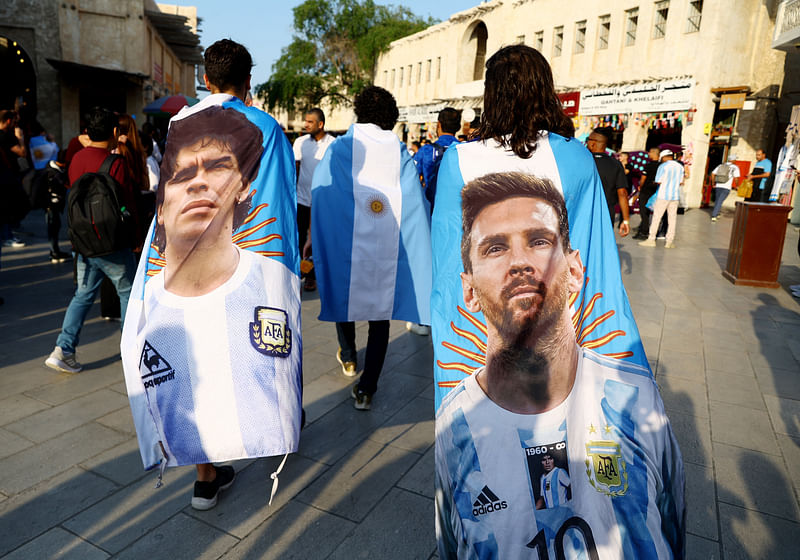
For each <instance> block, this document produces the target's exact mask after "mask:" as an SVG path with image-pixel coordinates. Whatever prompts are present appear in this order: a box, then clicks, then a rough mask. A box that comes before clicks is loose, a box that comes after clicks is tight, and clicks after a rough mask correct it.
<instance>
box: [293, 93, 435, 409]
mask: <svg viewBox="0 0 800 560" xmlns="http://www.w3.org/2000/svg"><path fill="white" fill-rule="evenodd" d="M354 110H355V113H356V117H357V119H358V122H357V123H356V124H354V125H352V126H351V127H350V129H349V130H348V131H347V134H345V135H344V136H340V137H339V138H337V139H336V140H335V141H334V142H333V144H331V145H330V147H329V148H328V150H327V152H325V156H324V157H323V158H322V161H320V163H319V165H318V166H317V169H316V171H315V172H314V178H313V180H312V184H311V185H312V186H311V198H312V204H311V232H312V236H311V238H309V240H308V241H307V242H306V247H305V249H304V253H306V252H307V251H310V248H311V239H313V241H314V266H315V268H316V269H317V282H318V286H319V294H320V300H321V309H320V314H319V318H320V320H322V321H335V322H336V333H337V335H338V338H339V346H340V349H339V352H338V353H337V359H338V360H339V362H340V363H341V364H342V371H343V373H344V374H345V375H348V376H354V375H355V374H356V343H355V323H354V321H369V338H368V341H367V351H366V359H365V365H364V372H363V374H362V375H361V378H360V379H359V381H358V382H357V383H356V384H354V385H353V389H352V393H351V396H352V397H353V398H354V399H355V402H354V406H355V408H356V409H358V410H369V409H370V407H371V402H372V395H373V394H374V393H375V392H376V391H377V388H378V377H379V376H380V373H381V369H382V368H383V362H384V358H385V356H386V349H387V345H388V342H389V320H390V319H396V320H401V321H410V322H412V323H422V324H428V322H427V321H429V319H430V311H429V309H430V308H429V302H430V293H431V243H430V214H429V210H428V206H427V201H426V200H425V197H424V196H423V191H422V187H421V185H420V182H419V173H418V172H417V169H416V166H415V165H414V162H413V160H412V159H411V156H410V155H409V154H408V150H406V147H405V145H404V144H403V143H402V142H400V140H399V139H398V138H397V136H396V135H395V134H394V133H393V132H392V128H393V127H394V125H395V123H396V122H397V116H398V110H397V104H396V103H395V100H394V97H393V96H392V94H391V93H389V92H388V91H386V90H385V89H383V88H380V87H376V86H371V87H368V88H366V89H365V90H364V91H362V92H361V93H360V94H358V96H356V99H355V102H354Z"/></svg>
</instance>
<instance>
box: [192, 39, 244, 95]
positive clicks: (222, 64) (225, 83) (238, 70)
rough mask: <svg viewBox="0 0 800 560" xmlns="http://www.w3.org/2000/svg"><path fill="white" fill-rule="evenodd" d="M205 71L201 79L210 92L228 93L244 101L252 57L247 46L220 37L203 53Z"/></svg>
mask: <svg viewBox="0 0 800 560" xmlns="http://www.w3.org/2000/svg"><path fill="white" fill-rule="evenodd" d="M203 59H204V64H205V70H206V73H205V74H204V75H203V81H205V83H206V87H207V88H208V89H209V90H210V91H211V93H230V94H231V95H235V96H236V97H238V98H240V99H241V100H242V101H244V99H245V97H246V96H247V92H248V91H250V71H251V70H252V69H253V58H252V57H251V56H250V53H249V52H248V50H247V48H245V46H244V45H240V44H239V43H237V42H235V41H231V40H230V39H221V40H219V41H217V42H216V43H214V44H213V45H211V46H210V47H208V48H207V49H206V51H205V53H204V54H203Z"/></svg>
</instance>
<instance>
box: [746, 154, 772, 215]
mask: <svg viewBox="0 0 800 560" xmlns="http://www.w3.org/2000/svg"><path fill="white" fill-rule="evenodd" d="M770 175H772V162H771V161H770V160H769V159H767V153H766V152H765V151H764V150H762V149H760V148H759V149H758V150H756V162H755V163H754V164H753V172H752V173H750V174H749V175H748V176H747V178H748V179H751V180H752V181H753V192H752V193H751V194H750V196H749V197H747V201H748V202H764V198H765V197H766V198H769V192H768V191H767V185H768V183H769V177H770Z"/></svg>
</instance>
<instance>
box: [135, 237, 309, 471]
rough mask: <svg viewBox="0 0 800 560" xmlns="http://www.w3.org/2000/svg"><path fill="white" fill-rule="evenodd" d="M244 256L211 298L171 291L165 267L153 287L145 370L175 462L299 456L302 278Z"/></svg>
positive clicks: (142, 361)
mask: <svg viewBox="0 0 800 560" xmlns="http://www.w3.org/2000/svg"><path fill="white" fill-rule="evenodd" d="M237 249H238V248H237ZM238 251H239V265H238V266H237V268H236V271H235V272H234V274H233V276H231V278H230V279H229V280H228V281H227V282H225V284H223V285H222V286H220V287H218V288H216V289H215V290H213V291H211V292H210V293H208V294H204V295H202V296H197V297H182V296H178V295H175V294H173V293H170V292H168V291H166V289H165V288H164V272H163V271H161V272H159V273H158V274H156V275H155V276H153V277H152V278H151V279H150V280H149V281H148V282H147V284H146V285H145V293H144V310H143V314H142V317H143V321H145V322H146V327H145V329H144V330H143V331H142V332H141V333H140V334H139V335H138V337H137V351H138V352H139V353H140V358H139V371H140V374H141V377H142V384H143V385H144V390H145V395H146V397H147V406H148V408H149V411H150V415H151V416H152V418H153V421H154V422H155V427H156V431H157V432H158V436H159V440H160V441H161V442H162V443H163V445H164V448H165V450H166V452H167V460H168V461H167V464H168V465H169V466H175V465H190V464H197V463H209V462H217V461H228V460H233V459H239V458H244V457H265V456H272V455H282V454H284V453H291V452H294V451H296V450H297V442H298V438H299V432H300V426H299V424H298V423H296V422H295V419H299V418H300V406H301V405H300V395H301V388H300V379H299V377H300V376H299V375H298V374H297V373H296V372H298V371H299V360H300V353H301V351H302V349H301V348H300V344H299V333H300V302H299V297H297V298H295V297H294V293H295V292H294V291H287V290H286V289H285V287H286V286H291V285H292V284H293V283H295V282H296V280H295V278H296V277H295V276H294V275H293V274H292V273H291V271H289V269H287V268H286V267H285V266H284V265H283V264H281V263H279V262H278V261H276V260H274V259H270V258H267V257H263V256H261V255H258V254H256V253H254V252H252V251H247V250H241V249H238ZM270 342H272V343H275V344H272V345H270V344H269V343H270Z"/></svg>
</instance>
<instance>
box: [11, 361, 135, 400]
mask: <svg viewBox="0 0 800 560" xmlns="http://www.w3.org/2000/svg"><path fill="white" fill-rule="evenodd" d="M54 375H55V376H56V377H57V380H56V381H54V382H53V383H50V384H48V385H45V386H43V387H38V388H36V389H32V390H30V391H27V392H26V394H27V395H28V396H29V397H33V398H35V399H37V400H40V401H43V402H46V403H49V404H53V405H56V404H62V403H65V402H67V401H71V400H72V399H75V398H77V397H80V396H82V395H85V394H87V393H93V392H94V391H97V390H98V389H103V388H104V387H108V386H109V385H113V384H115V383H118V382H119V381H120V378H121V376H122V374H121V372H120V373H115V372H112V371H109V370H105V369H101V370H91V371H83V372H81V373H79V374H75V375H69V374H67V375H59V374H56V373H55V372H54Z"/></svg>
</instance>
